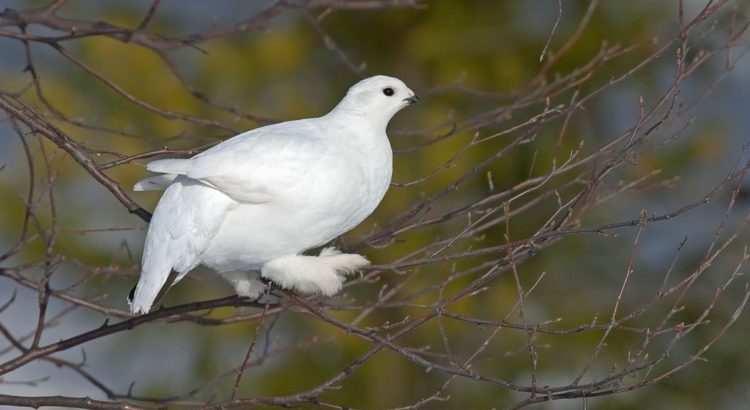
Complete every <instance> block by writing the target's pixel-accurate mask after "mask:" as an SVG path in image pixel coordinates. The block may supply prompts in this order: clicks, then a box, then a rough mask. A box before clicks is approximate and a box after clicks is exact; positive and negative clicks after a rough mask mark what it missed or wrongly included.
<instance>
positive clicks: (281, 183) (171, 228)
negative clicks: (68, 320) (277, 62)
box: [130, 75, 419, 313]
mask: <svg viewBox="0 0 750 410" xmlns="http://www.w3.org/2000/svg"><path fill="white" fill-rule="evenodd" d="M417 101H419V98H418V97H417V96H416V95H415V94H414V92H413V91H411V90H410V89H409V88H408V87H407V86H406V85H405V84H404V83H403V82H402V81H401V80H399V79H396V78H393V77H387V76H382V75H379V76H375V77H371V78H367V79H365V80H362V81H360V82H359V83H357V84H355V85H354V86H353V87H351V88H350V89H349V91H348V92H347V93H346V96H345V97H344V98H343V99H342V100H341V102H339V104H338V105H336V107H335V108H334V109H333V110H331V112H329V113H328V114H326V115H324V116H322V117H318V118H310V119H302V120H296V121H288V122H283V123H279V124H273V125H269V126H266V127H261V128H257V129H254V130H251V131H247V132H245V133H242V134H239V135H237V136H235V137H233V138H231V139H229V140H226V141H224V142H222V143H220V144H218V145H216V146H215V147H213V148H211V149H209V150H206V151H205V152H202V153H200V154H198V155H196V156H194V157H192V158H189V159H162V160H156V161H152V162H150V163H149V164H148V165H147V169H148V170H149V171H152V172H157V173H160V175H158V176H154V177H151V178H147V179H144V180H143V181H140V182H138V183H137V184H136V185H135V187H134V189H135V190H136V191H142V190H152V189H157V190H158V189H165V188H166V191H165V192H164V194H163V195H162V197H161V199H160V200H159V203H158V205H157V206H156V210H155V211H154V214H153V218H152V219H151V225H150V226H149V229H148V233H147V235H146V243H145V245H144V249H143V261H142V268H141V277H140V280H139V281H138V285H137V286H136V288H135V290H134V293H133V294H132V298H131V300H130V310H131V311H132V312H133V313H146V312H148V311H149V310H150V309H151V306H152V305H153V303H154V300H155V299H156V297H157V295H158V294H159V292H160V291H161V289H162V287H164V286H165V284H166V282H167V279H168V278H169V276H170V272H172V271H174V272H175V273H176V276H175V280H174V283H177V282H178V281H179V280H181V279H182V278H183V277H184V276H185V275H186V274H187V273H188V272H189V271H190V270H191V269H193V268H195V267H196V266H197V265H198V264H203V265H206V266H208V267H210V268H213V269H214V270H216V271H217V272H219V274H220V275H221V276H223V277H224V278H225V279H226V280H228V281H229V282H230V283H231V284H232V285H233V286H234V288H235V291H236V292H237V294H238V295H241V296H246V297H251V298H255V297H258V296H260V294H261V293H262V292H263V290H264V285H263V283H262V282H261V281H260V278H259V276H258V275H260V276H262V277H264V278H266V279H268V280H270V281H271V282H273V283H274V284H276V285H278V286H281V287H283V288H286V289H293V290H296V291H298V292H301V293H304V294H322V295H333V294H335V293H337V292H338V291H339V290H341V285H342V283H343V281H344V275H345V274H346V273H349V272H353V271H356V270H358V269H360V268H361V267H363V266H365V265H367V264H368V263H369V262H368V261H367V259H365V258H364V257H363V256H361V255H357V254H346V253H340V252H339V251H337V250H336V249H334V248H325V249H323V250H322V251H321V252H320V254H319V255H318V256H310V255H304V254H303V252H304V251H306V250H308V249H311V248H315V247H318V246H321V245H324V244H326V243H328V242H329V241H331V240H332V239H334V238H336V237H337V236H339V235H341V234H343V233H344V232H347V231H349V230H350V229H352V228H354V227H355V226H356V225H358V224H359V223H360V222H362V220H364V219H365V218H366V217H367V216H368V215H370V214H371V213H372V211H373V210H375V207H377V205H378V204H379V203H380V201H381V199H383V196H384V195H385V192H386V190H387V189H388V186H389V184H390V181H391V173H392V161H393V154H392V151H391V146H390V143H389V142H388V136H387V135H386V132H385V131H386V126H387V125H388V122H389V121H390V119H391V118H392V117H393V116H394V115H395V114H396V113H397V112H398V111H399V110H401V109H402V108H404V107H406V106H407V105H410V104H413V103H416V102H417Z"/></svg>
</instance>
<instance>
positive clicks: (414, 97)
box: [404, 94, 421, 105]
mask: <svg viewBox="0 0 750 410" xmlns="http://www.w3.org/2000/svg"><path fill="white" fill-rule="evenodd" d="M404 101H406V102H408V103H409V105H412V104H416V103H418V102H419V101H421V100H420V99H419V97H417V95H416V94H414V95H412V96H411V97H409V98H404Z"/></svg>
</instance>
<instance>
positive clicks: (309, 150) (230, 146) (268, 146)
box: [145, 120, 332, 204]
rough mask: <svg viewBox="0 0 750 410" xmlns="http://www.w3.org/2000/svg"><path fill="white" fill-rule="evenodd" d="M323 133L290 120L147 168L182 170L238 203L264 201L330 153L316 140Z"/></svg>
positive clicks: (308, 123) (304, 122) (170, 171)
mask: <svg viewBox="0 0 750 410" xmlns="http://www.w3.org/2000/svg"><path fill="white" fill-rule="evenodd" d="M324 138H325V137H324V136H323V133H322V132H321V130H320V129H319V128H318V127H316V126H315V124H314V123H313V122H312V121H311V120H299V121H290V122H286V123H281V124H275V125H271V126H267V127H263V128H259V129H257V130H253V131H249V132H246V133H244V134H240V135H238V136H236V137H234V138H231V139H229V140H227V141H224V142H223V143H221V144H219V145H217V146H215V147H213V148H211V149H209V150H207V151H205V152H203V153H201V154H199V155H196V156H195V157H193V158H188V159H162V160H157V161H152V162H150V163H149V164H148V165H147V169H148V170H149V171H152V172H158V173H162V174H167V175H185V176H187V177H188V178H190V179H194V180H196V181H200V182H202V183H204V184H206V185H208V186H211V187H213V188H216V189H217V190H219V191H221V192H223V193H224V194H226V195H227V196H229V197H230V198H232V199H234V200H235V201H238V202H241V203H253V204H260V203H267V202H270V201H272V200H273V199H274V198H276V197H277V196H278V193H279V192H280V191H281V190H285V189H288V188H289V187H290V186H293V185H295V184H298V183H299V180H300V177H301V176H304V175H305V174H306V173H307V172H309V171H310V169H309V167H311V166H313V165H314V164H315V163H317V162H319V161H321V160H325V159H326V158H329V157H330V156H331V155H332V152H329V151H330V150H329V148H330V144H321V143H320V141H321V140H322V139H324ZM145 181H148V180H145Z"/></svg>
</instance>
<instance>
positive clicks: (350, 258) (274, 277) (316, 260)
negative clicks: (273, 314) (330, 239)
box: [260, 248, 370, 296]
mask: <svg viewBox="0 0 750 410" xmlns="http://www.w3.org/2000/svg"><path fill="white" fill-rule="evenodd" d="M369 264H370V261H368V260H367V259H365V257H364V256H362V255H357V254H354V253H341V252H339V251H338V250H337V249H335V248H325V249H323V250H322V251H320V255H318V256H307V255H287V256H282V257H280V258H276V259H273V260H271V261H269V262H267V263H266V264H265V265H263V267H262V268H261V270H260V274H261V275H262V276H263V277H264V278H266V279H269V280H271V281H272V282H273V283H275V284H276V285H278V286H281V287H282V288H284V289H294V290H296V291H298V292H300V293H304V294H321V295H325V296H333V295H335V294H336V293H338V292H339V291H340V290H341V285H342V284H343V283H344V280H345V279H346V278H345V275H347V274H349V273H352V272H356V271H358V270H359V269H360V268H362V267H363V266H367V265H369Z"/></svg>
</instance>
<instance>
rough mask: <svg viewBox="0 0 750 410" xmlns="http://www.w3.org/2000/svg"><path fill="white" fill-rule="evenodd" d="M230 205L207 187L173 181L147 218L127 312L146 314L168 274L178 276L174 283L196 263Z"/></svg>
mask: <svg viewBox="0 0 750 410" xmlns="http://www.w3.org/2000/svg"><path fill="white" fill-rule="evenodd" d="M232 204H234V201H232V199H231V198H229V197H227V196H226V195H224V194H222V193H221V192H218V191H217V190H215V189H213V188H211V187H209V186H206V185H204V184H201V183H199V182H196V181H193V180H190V179H189V178H186V177H184V176H180V177H177V179H176V180H175V181H174V183H172V184H171V185H170V186H169V187H168V188H167V190H166V192H164V195H163V196H162V197H161V199H160V200H159V204H158V205H157V206H156V209H155V210H154V215H153V217H152V218H151V224H150V226H149V229H148V233H147V234H146V243H145V245H144V248H143V261H142V267H141V277H140V279H139V280H138V285H136V288H135V292H134V294H133V300H132V301H131V304H130V309H131V311H133V312H134V313H139V312H144V313H145V312H148V311H149V310H150V309H151V305H152V304H153V302H154V299H155V298H156V296H157V294H158V293H159V291H160V290H161V289H162V287H163V286H164V284H165V283H166V281H167V279H168V277H169V274H170V272H171V271H172V270H174V271H176V272H177V273H178V275H177V278H176V280H175V283H176V282H177V281H179V280H180V279H182V278H183V277H184V276H185V274H187V272H188V271H190V270H191V269H192V268H194V267H195V266H196V265H198V264H199V263H200V258H201V255H202V254H203V252H205V251H206V249H207V248H208V246H209V244H210V243H211V240H212V239H213V238H214V236H216V233H217V232H218V231H219V228H220V227H221V225H222V223H223V222H224V219H225V217H226V215H227V213H228V212H229V210H230V209H231V207H232Z"/></svg>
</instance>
